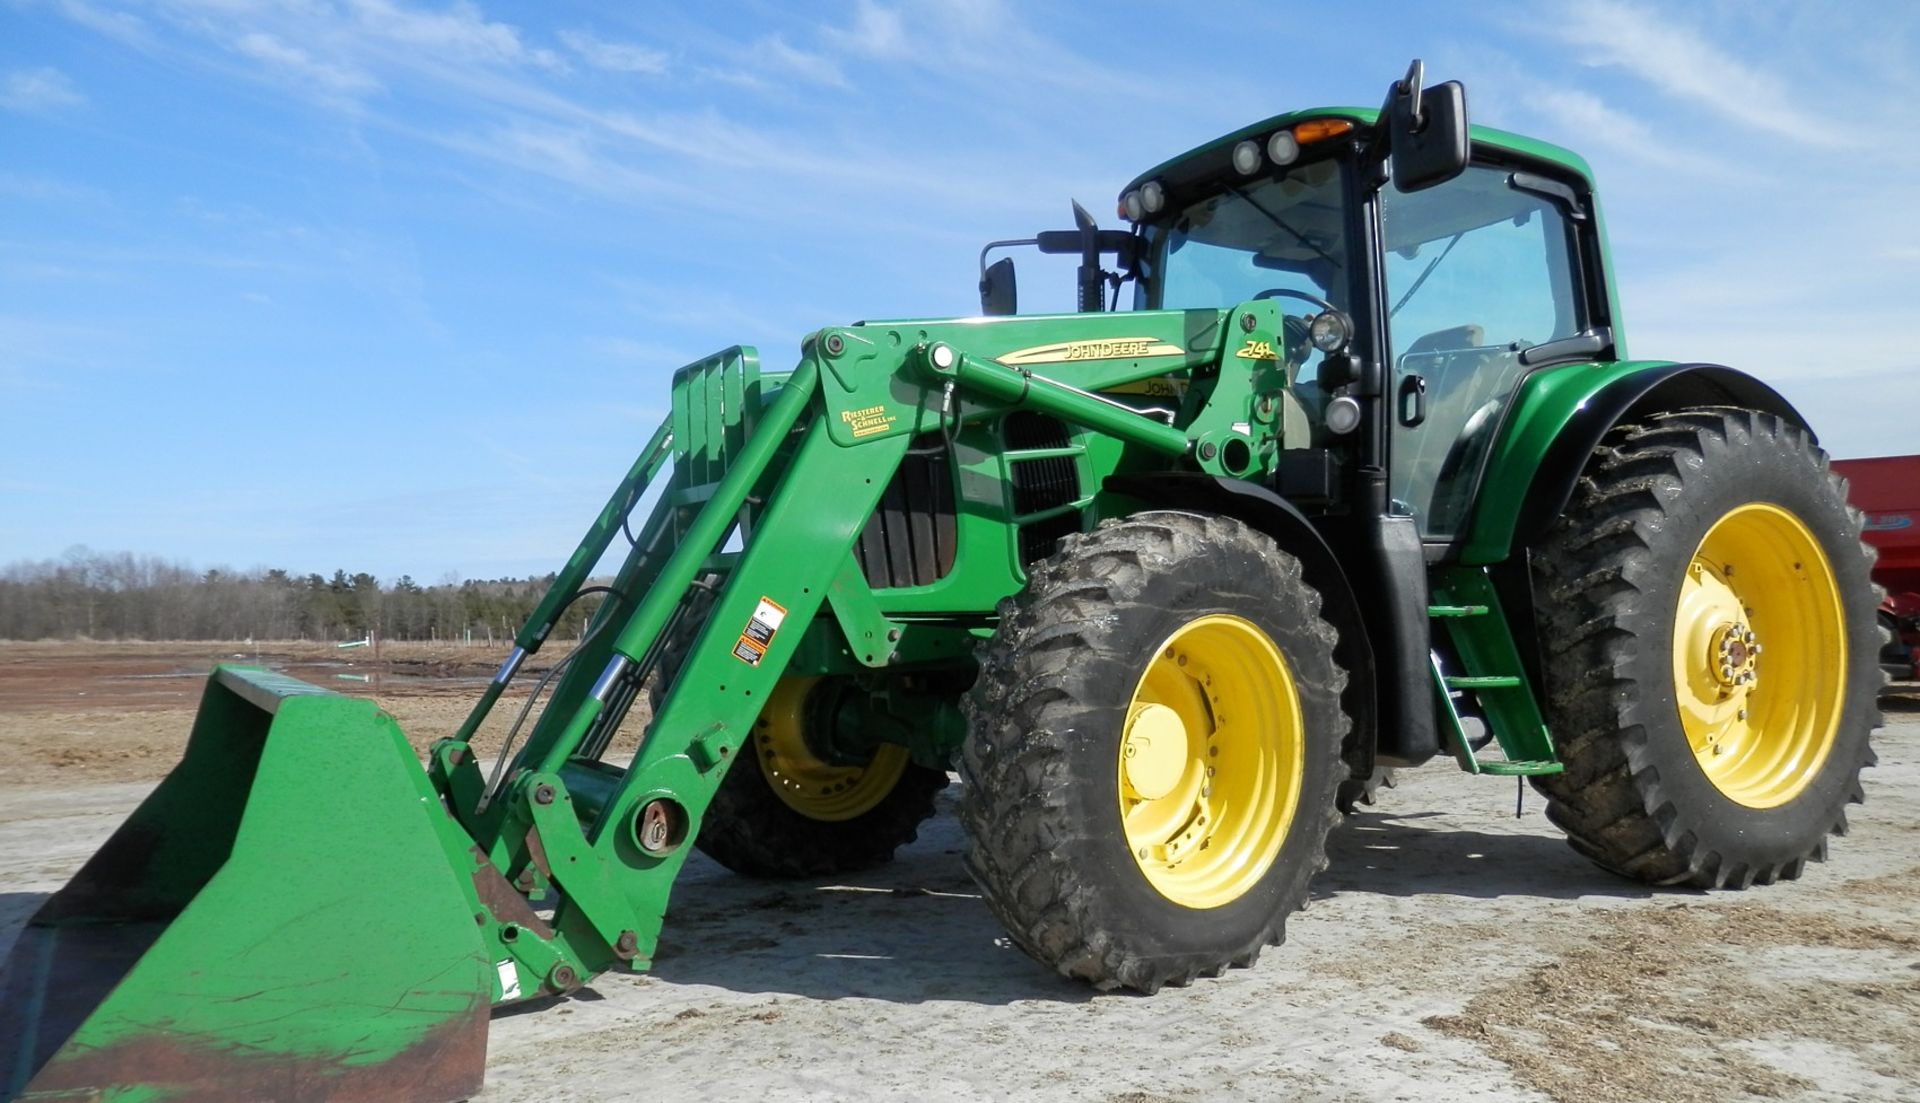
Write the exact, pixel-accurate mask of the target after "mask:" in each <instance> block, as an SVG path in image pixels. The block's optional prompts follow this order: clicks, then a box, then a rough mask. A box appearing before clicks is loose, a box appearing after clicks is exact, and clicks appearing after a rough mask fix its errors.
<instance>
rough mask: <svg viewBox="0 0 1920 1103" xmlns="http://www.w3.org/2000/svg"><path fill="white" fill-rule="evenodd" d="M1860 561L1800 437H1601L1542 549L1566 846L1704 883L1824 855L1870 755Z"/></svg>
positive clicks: (1750, 430) (1872, 654)
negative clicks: (1567, 840) (1562, 769)
mask: <svg viewBox="0 0 1920 1103" xmlns="http://www.w3.org/2000/svg"><path fill="white" fill-rule="evenodd" d="M1870 563H1871V553H1870V552H1868V551H1866V550H1865V548H1864V546H1863V545H1862V544H1861V542H1860V515H1859V513H1858V512H1856V511H1854V510H1852V509H1851V508H1850V507H1849V506H1848V505H1847V503H1846V498H1845V493H1844V489H1843V484H1842V483H1841V482H1840V480H1838V479H1837V478H1836V477H1835V476H1833V475H1831V474H1830V473H1829V472H1828V470H1827V461H1826V456H1825V454H1824V453H1822V452H1821V451H1820V450H1819V449H1818V448H1816V447H1815V446H1814V445H1813V443H1812V441H1811V439H1810V438H1809V437H1808V435H1807V433H1806V432H1805V431H1804V430H1802V429H1800V428H1798V427H1797V426H1794V425H1792V424H1789V423H1787V422H1785V421H1783V420H1781V419H1780V418H1778V417H1775V416H1773V415H1770V414H1763V413H1759V412H1756V411H1751V410H1742V409H1730V408H1703V409H1690V410H1682V411H1678V412H1675V413H1668V414H1659V415H1654V416H1652V417H1650V418H1649V419H1647V420H1646V421H1645V422H1643V423H1641V424H1635V425H1628V426H1623V427H1621V428H1618V429H1616V430H1614V431H1613V432H1612V433H1611V434H1610V435H1609V436H1608V438H1607V439H1606V441H1605V442H1603V443H1602V444H1601V446H1600V447H1599V448H1598V449H1597V450H1596V451H1595V453H1594V455H1593V457H1592V459H1591V460H1590V461H1589V463H1588V466H1587V470H1586V472H1585V474H1584V475H1583V477H1582V479H1581V482H1580V485H1579V488H1578V491H1577V492H1576V494H1575V499H1574V502H1573V503H1572V505H1571V506H1570V507H1569V508H1568V510H1567V511H1566V513H1565V515H1564V516H1562V517H1561V518H1560V519H1559V521H1558V522H1556V524H1555V525H1554V527H1553V528H1552V530H1551V531H1550V532H1549V533H1548V534H1547V536H1546V537H1545V539H1544V540H1543V542H1542V543H1541V545H1540V546H1539V547H1537V548H1536V549H1535V555H1534V567H1535V584H1536V589H1537V592H1538V595H1539V598H1540V601H1539V608H1540V610H1541V617H1540V623H1539V633H1540V639H1541V646H1542V652H1543V655H1544V665H1545V675H1546V684H1547V700H1546V713H1547V720H1548V725H1549V727H1550V728H1551V729H1552V731H1553V733H1554V737H1555V739H1556V741H1557V742H1558V743H1559V749H1560V757H1561V759H1562V761H1563V762H1565V764H1566V772H1565V773H1563V774H1559V775H1549V776H1545V777H1540V778H1537V779H1535V782H1534V784H1535V786H1536V787H1537V788H1538V789H1539V790H1540V791H1541V792H1543V793H1545V794H1546V796H1547V797H1548V806H1547V816H1548V818H1549V819H1551V820H1552V821H1553V822H1554V823H1556V824H1558V825H1559V826H1560V827H1562V828H1563V829H1565V830H1566V832H1567V835H1568V838H1569V841H1570V842H1571V843H1572V844H1573V847H1574V849H1576V850H1578V851H1580V852H1581V853H1582V854H1584V855H1586V856H1587V857H1589V858H1591V859H1592V860H1593V861H1595V862H1597V863H1599V864H1600V865H1602V866H1604V867H1606V868H1608V869H1611V870H1614V871H1616V872H1618V873H1621V874H1624V875H1626V876H1628V877H1633V878H1636V879H1638V880H1642V881H1647V882H1651V883H1654V884H1685V885H1694V886H1697V887H1700V888H1746V887H1747V886H1748V885H1751V884H1753V883H1754V882H1756V881H1757V882H1760V883H1762V884H1767V883H1771V882H1773V881H1774V880H1776V879H1779V878H1793V877H1797V876H1799V875H1800V872H1801V870H1802V868H1803V867H1804V865H1805V863H1806V862H1807V861H1808V860H1809V859H1812V860H1815V861H1821V860H1824V859H1825V857H1826V848H1827V836H1828V834H1829V833H1831V834H1845V832H1846V827H1847V821H1846V812H1845V808H1846V805H1847V804H1848V803H1849V802H1852V803H1858V802H1859V801H1860V800H1861V799H1862V793H1861V789H1860V770H1861V769H1862V768H1863V767H1865V766H1869V765H1872V764H1873V761H1874V757H1873V752H1872V750H1871V748H1870V747H1869V745H1868V740H1869V736H1870V735H1871V733H1872V731H1873V729H1874V727H1875V726H1876V725H1877V724H1878V723H1879V713H1878V710H1877V707H1876V704H1875V697H1876V695H1877V692H1878V689H1879V685H1880V678H1881V676H1880V671H1879V666H1878V662H1877V659H1878V656H1877V652H1878V650H1879V631H1878V629H1877V627H1876V625H1875V623H1874V615H1873V613H1874V605H1875V603H1876V600H1877V599H1876V597H1875V596H1874V589H1873V586H1872V583H1871V581H1870V580H1869V577H1868V570H1869V565H1870ZM1755 644H1758V645H1760V646H1758V647H1755V646H1753V645H1755ZM1762 652H1764V656H1763V655H1762Z"/></svg>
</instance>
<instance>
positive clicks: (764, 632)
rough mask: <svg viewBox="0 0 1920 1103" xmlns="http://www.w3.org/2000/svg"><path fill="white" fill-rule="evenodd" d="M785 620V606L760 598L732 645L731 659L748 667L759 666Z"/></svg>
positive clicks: (768, 598) (767, 598)
mask: <svg viewBox="0 0 1920 1103" xmlns="http://www.w3.org/2000/svg"><path fill="white" fill-rule="evenodd" d="M786 619H787V610H786V607H785V606H783V605H781V604H780V603H779V602H777V601H775V600H773V599H772V598H770V597H762V598H761V599H760V603H759V604H758V605H755V606H754V607H753V615H752V616H750V617H748V618H747V627H746V630H745V631H743V632H741V633H740V639H739V641H738V642H737V643H735V644H734V645H733V657H734V658H736V659H739V660H740V661H741V662H743V663H746V664H747V665H748V666H759V665H760V660H761V659H764V658H766V657H767V648H769V647H771V646H773V637H774V635H775V634H776V633H778V632H779V631H780V624H781V622H782V621H785V620H786Z"/></svg>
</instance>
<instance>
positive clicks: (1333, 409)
mask: <svg viewBox="0 0 1920 1103" xmlns="http://www.w3.org/2000/svg"><path fill="white" fill-rule="evenodd" d="M1326 418H1327V431H1328V432H1330V433H1342V434H1344V433H1351V432H1353V431H1354V430H1355V429H1358V428H1360V400H1359V399H1357V398H1354V397H1353V396H1352V395H1344V394H1343V395H1341V396H1340V397H1339V398H1336V399H1334V400H1333V401H1332V402H1329V403H1327V413H1326Z"/></svg>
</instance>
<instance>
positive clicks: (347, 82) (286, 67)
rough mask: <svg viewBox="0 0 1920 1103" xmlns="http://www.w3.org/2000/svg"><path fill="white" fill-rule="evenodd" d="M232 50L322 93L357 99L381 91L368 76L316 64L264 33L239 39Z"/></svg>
mask: <svg viewBox="0 0 1920 1103" xmlns="http://www.w3.org/2000/svg"><path fill="white" fill-rule="evenodd" d="M233 48H234V49H235V50H238V51H239V52H240V53H242V54H245V55H246V56H248V57H250V58H252V59H254V60H255V61H258V62H260V63H261V64H263V65H265V66H266V67H267V68H268V69H270V70H271V71H273V72H274V73H275V74H276V75H278V76H281V77H284V78H286V79H289V80H291V81H293V82H294V83H296V84H301V85H307V86H318V87H319V89H320V90H321V91H324V92H330V93H334V94H338V95H357V94H360V93H364V92H371V91H373V90H374V89H376V88H378V87H380V82H379V81H377V80H375V79H374V78H373V77H372V76H371V75H370V74H368V73H365V72H362V71H361V70H359V69H355V68H352V67H349V66H343V65H334V64H330V63H328V62H324V61H318V60H316V59H315V58H314V57H313V55H312V54H309V53H308V52H307V51H305V50H303V49H301V48H300V47H298V46H289V45H287V44H286V43H285V42H282V41H281V40H280V39H278V38H276V37H274V36H273V35H270V34H268V33H266V32H265V31H252V32H250V33H248V34H243V35H241V36H240V37H239V39H237V40H236V41H235V42H234V44H233Z"/></svg>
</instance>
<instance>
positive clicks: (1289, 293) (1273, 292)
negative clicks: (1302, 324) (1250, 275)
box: [1254, 287, 1334, 312]
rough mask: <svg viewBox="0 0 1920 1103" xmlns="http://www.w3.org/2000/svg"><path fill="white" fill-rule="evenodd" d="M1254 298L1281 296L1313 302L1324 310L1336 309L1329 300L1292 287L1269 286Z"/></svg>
mask: <svg viewBox="0 0 1920 1103" xmlns="http://www.w3.org/2000/svg"><path fill="white" fill-rule="evenodd" d="M1254 298H1256V299H1279V298H1288V299H1299V300H1300V301H1301V302H1307V303H1312V304H1313V305H1315V306H1317V307H1319V308H1320V309H1321V311H1322V312H1325V311H1328V310H1332V309H1334V306H1333V304H1332V303H1330V302H1328V301H1327V300H1325V299H1322V298H1319V297H1317V296H1314V295H1309V294H1307V293H1306V292H1305V291H1295V290H1294V289H1293V288H1291V287H1269V288H1267V289H1266V290H1265V291H1262V292H1260V293H1259V294H1258V295H1255V296H1254Z"/></svg>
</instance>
